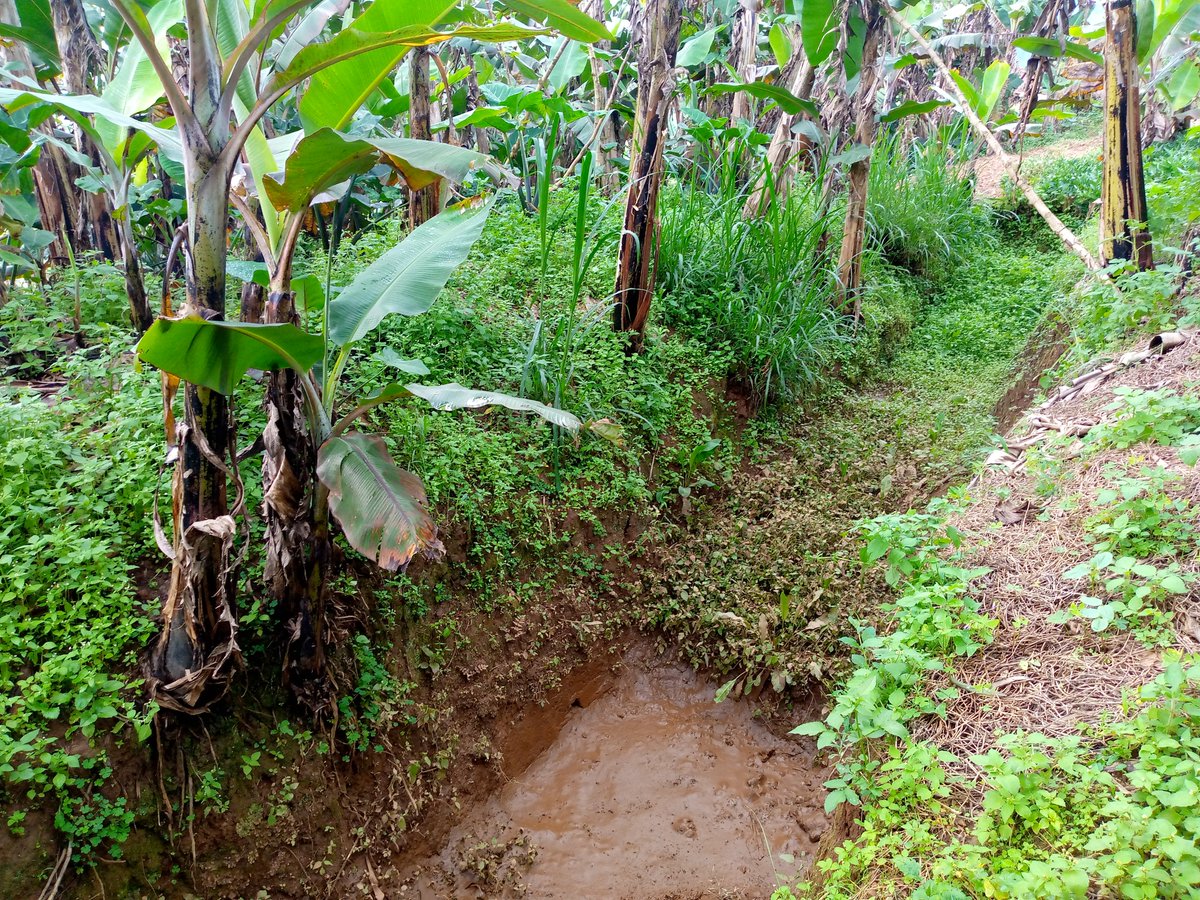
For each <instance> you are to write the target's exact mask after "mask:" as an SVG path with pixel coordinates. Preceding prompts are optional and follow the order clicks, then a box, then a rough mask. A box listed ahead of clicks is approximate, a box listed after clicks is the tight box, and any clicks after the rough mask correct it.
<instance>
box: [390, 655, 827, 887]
mask: <svg viewBox="0 0 1200 900" xmlns="http://www.w3.org/2000/svg"><path fill="white" fill-rule="evenodd" d="M588 668H589V670H590V671H588V672H587V677H586V678H585V679H583V680H582V682H581V683H580V684H579V688H578V690H577V691H576V696H575V698H574V703H573V705H572V708H571V709H570V712H569V714H568V715H567V716H566V717H565V721H564V722H562V724H561V730H559V731H558V733H557V735H556V736H553V735H548V734H547V733H546V732H545V728H546V726H547V724H548V722H547V717H538V716H534V717H531V719H530V721H529V722H528V723H524V724H523V727H518V728H516V729H515V730H514V731H513V733H512V734H511V735H510V737H509V740H508V741H506V743H511V746H512V750H510V751H509V752H508V753H506V756H505V760H506V767H505V768H506V772H505V774H506V776H507V778H508V779H509V780H508V781H507V783H506V784H505V785H504V786H503V787H502V788H501V789H500V790H498V791H497V792H496V793H495V794H493V796H492V797H490V798H489V799H488V800H487V801H486V802H484V803H481V804H479V805H478V806H477V807H476V808H475V809H474V810H473V811H472V812H471V813H470V814H468V816H467V817H466V818H465V819H464V821H462V822H461V823H460V824H459V825H458V826H457V827H456V828H455V829H454V830H453V831H452V832H451V833H450V835H449V838H448V840H447V841H446V843H445V845H444V846H443V847H442V849H441V851H440V852H438V853H436V854H434V855H432V856H430V857H429V858H427V859H425V860H423V861H421V862H420V863H419V864H417V865H414V866H411V867H410V868H409V869H408V870H407V871H406V873H405V877H404V884H403V886H402V887H401V889H400V896H403V897H413V898H419V900H441V898H450V897H454V898H492V897H504V898H506V897H528V898H545V900H551V898H578V897H589V898H630V900H633V898H637V900H653V898H660V900H667V898H708V897H713V898H716V897H746V898H751V897H753V898H765V897H767V896H769V894H770V893H771V891H772V890H773V889H774V887H775V886H776V885H777V884H778V883H779V882H778V879H779V878H780V877H782V878H784V879H789V880H793V881H794V880H795V876H797V874H798V873H802V872H803V870H804V869H805V868H807V866H808V865H809V863H810V862H811V860H812V854H813V852H814V850H815V849H816V846H817V843H818V841H819V840H820V837H821V835H822V834H823V833H824V832H825V830H826V828H827V826H828V823H827V820H826V817H825V815H824V813H823V811H822V806H823V803H824V788H823V787H822V782H823V781H824V780H825V779H826V778H827V777H828V775H827V772H826V771H825V770H823V769H820V768H818V767H816V766H815V765H814V760H813V755H812V745H811V743H809V742H808V741H801V740H799V739H795V738H787V737H780V736H777V735H775V734H773V733H772V732H771V731H770V730H769V729H768V728H767V727H766V726H765V725H764V724H762V723H761V722H760V721H759V720H758V719H757V718H756V717H755V714H754V710H753V708H752V706H751V705H750V704H748V703H747V702H744V701H733V700H727V701H725V702H723V703H720V704H718V703H715V702H714V693H715V685H714V684H712V683H711V682H709V681H707V680H706V679H705V678H704V677H703V676H701V675H698V674H696V673H695V672H694V671H692V670H691V669H690V668H687V667H684V666H681V665H679V664H677V663H674V662H671V661H668V660H664V659H661V658H655V657H653V656H652V655H651V653H650V652H649V651H647V650H645V649H637V650H633V651H630V653H629V654H627V655H626V657H625V659H624V660H623V665H619V666H612V665H609V666H607V667H606V668H605V669H604V670H603V672H604V673H605V674H601V673H599V672H597V671H596V669H597V668H598V667H588ZM614 668H615V669H617V670H619V671H618V672H617V674H613V671H612V670H613V669H614ZM801 715H802V714H801ZM801 720H802V719H801ZM555 724H557V723H555ZM551 727H553V726H551ZM525 729H528V730H529V731H530V732H532V733H531V734H529V735H525V734H523V730H525ZM550 737H553V741H552V742H550V743H548V746H546V744H547V741H548V739H549V738H550ZM539 743H540V744H542V745H543V746H545V749H544V750H543V751H542V752H541V753H540V754H539V755H537V756H536V758H534V759H532V760H531V761H529V762H528V765H524V759H523V758H522V757H523V756H525V755H527V754H528V750H529V748H530V747H531V746H534V745H536V744H539ZM513 751H515V753H514V752H513Z"/></svg>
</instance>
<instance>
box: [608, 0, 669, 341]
mask: <svg viewBox="0 0 1200 900" xmlns="http://www.w3.org/2000/svg"><path fill="white" fill-rule="evenodd" d="M681 18H682V7H681V3H680V0H646V6H645V9H644V10H643V15H642V16H641V22H640V24H641V26H642V27H641V29H640V32H641V33H640V34H638V33H637V32H635V34H634V36H633V39H634V41H635V42H636V43H638V46H639V51H638V98H637V116H636V119H635V122H634V129H633V146H632V148H631V152H630V160H629V194H628V196H627V198H626V201H625V226H624V229H623V230H622V232H621V243H620V248H619V250H618V255H617V284H616V291H615V295H616V304H615V306H614V307H613V328H614V329H615V330H616V331H628V332H631V333H632V340H631V343H630V349H631V350H634V351H637V350H640V349H641V346H642V335H643V331H644V329H645V327H646V318H647V316H648V315H649V314H650V300H651V298H652V297H653V296H654V268H655V266H654V261H655V256H656V252H657V244H658V235H657V226H656V213H657V207H658V193H659V188H660V187H661V186H662V174H663V173H662V169H663V138H664V136H665V130H666V118H667V111H668V109H669V108H670V105H671V100H672V97H673V94H674V88H675V81H674V75H673V71H674V68H675V54H676V53H677V52H678V50H679V28H680V24H681Z"/></svg>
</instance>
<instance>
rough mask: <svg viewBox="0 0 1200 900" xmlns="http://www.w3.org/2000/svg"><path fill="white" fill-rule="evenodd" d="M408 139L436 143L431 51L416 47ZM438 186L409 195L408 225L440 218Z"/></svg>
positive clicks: (411, 69)
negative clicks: (434, 135) (431, 119)
mask: <svg viewBox="0 0 1200 900" xmlns="http://www.w3.org/2000/svg"><path fill="white" fill-rule="evenodd" d="M408 66H409V69H408V73H409V79H408V89H409V107H408V111H409V118H410V126H409V136H410V137H412V138H415V139H417V140H421V141H429V140H432V139H433V132H432V128H431V124H430V108H429V48H428V47H417V48H415V49H414V50H413V51H412V53H410V54H409V55H408ZM439 193H440V188H439V186H438V185H437V184H431V185H430V186H429V187H425V188H421V190H419V191H409V192H408V225H409V228H416V227H417V226H418V225H423V224H425V223H426V222H428V221H429V220H430V219H432V218H433V217H434V216H436V215H437V214H438V195H439Z"/></svg>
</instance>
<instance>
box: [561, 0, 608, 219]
mask: <svg viewBox="0 0 1200 900" xmlns="http://www.w3.org/2000/svg"><path fill="white" fill-rule="evenodd" d="M580 8H581V9H582V10H583V12H584V13H586V14H587V15H589V16H591V17H592V18H593V19H596V20H597V21H599V22H603V21H604V0H587V2H585V3H583V4H581V5H580ZM609 46H610V43H609V42H608V41H603V42H602V43H599V44H588V47H587V52H588V63H589V65H590V66H591V71H592V108H593V110H595V113H596V115H598V116H604V122H603V123H602V124H601V125H600V129H599V131H598V133H597V135H596V151H595V153H594V154H593V155H592V158H593V164H592V171H593V173H595V176H596V184H597V185H598V186H599V188H600V192H601V193H602V194H604V195H605V196H608V195H610V194H612V193H613V192H614V191H615V190H616V189H617V185H618V184H619V176H618V174H617V172H616V171H614V167H613V164H614V161H615V160H616V157H617V135H616V131H615V130H614V129H613V112H612V110H611V109H609V108H608V97H607V96H606V95H605V92H604V82H603V76H604V66H603V65H602V64H601V62H600V57H599V56H597V55H596V51H597V50H607V49H608V48H609ZM616 78H617V76H615V75H614V76H613V82H614V83H616ZM568 174H569V173H568Z"/></svg>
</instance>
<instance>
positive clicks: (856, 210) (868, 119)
mask: <svg viewBox="0 0 1200 900" xmlns="http://www.w3.org/2000/svg"><path fill="white" fill-rule="evenodd" d="M863 14H864V18H865V19H866V21H867V33H866V37H865V38H864V40H863V51H862V68H861V69H860V70H859V76H858V77H859V82H858V121H857V124H856V125H855V129H854V140H855V142H856V143H858V144H861V145H862V146H864V147H870V146H871V145H872V144H873V143H874V141H875V81H876V77H877V74H876V69H875V62H876V58H877V57H878V56H879V38H880V33H881V32H882V31H883V15H882V13H881V12H880V11H879V4H878V2H877V0H867V2H866V3H864V5H863ZM870 167H871V159H870V157H869V156H868V157H867V158H865V159H860V160H857V161H855V162H854V163H851V165H850V189H849V196H848V197H847V200H846V225H845V228H844V229H843V230H842V251H841V255H840V256H839V257H838V283H839V285H840V291H841V298H840V304H839V306H840V308H841V309H842V310H845V309H846V308H847V306H851V305H852V306H853V310H852V311H853V314H854V318H855V319H856V320H857V319H858V318H859V317H860V316H861V314H862V297H861V293H862V255H863V245H864V243H865V242H866V235H867V183H868V181H869V180H870V174H871V168H870Z"/></svg>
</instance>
